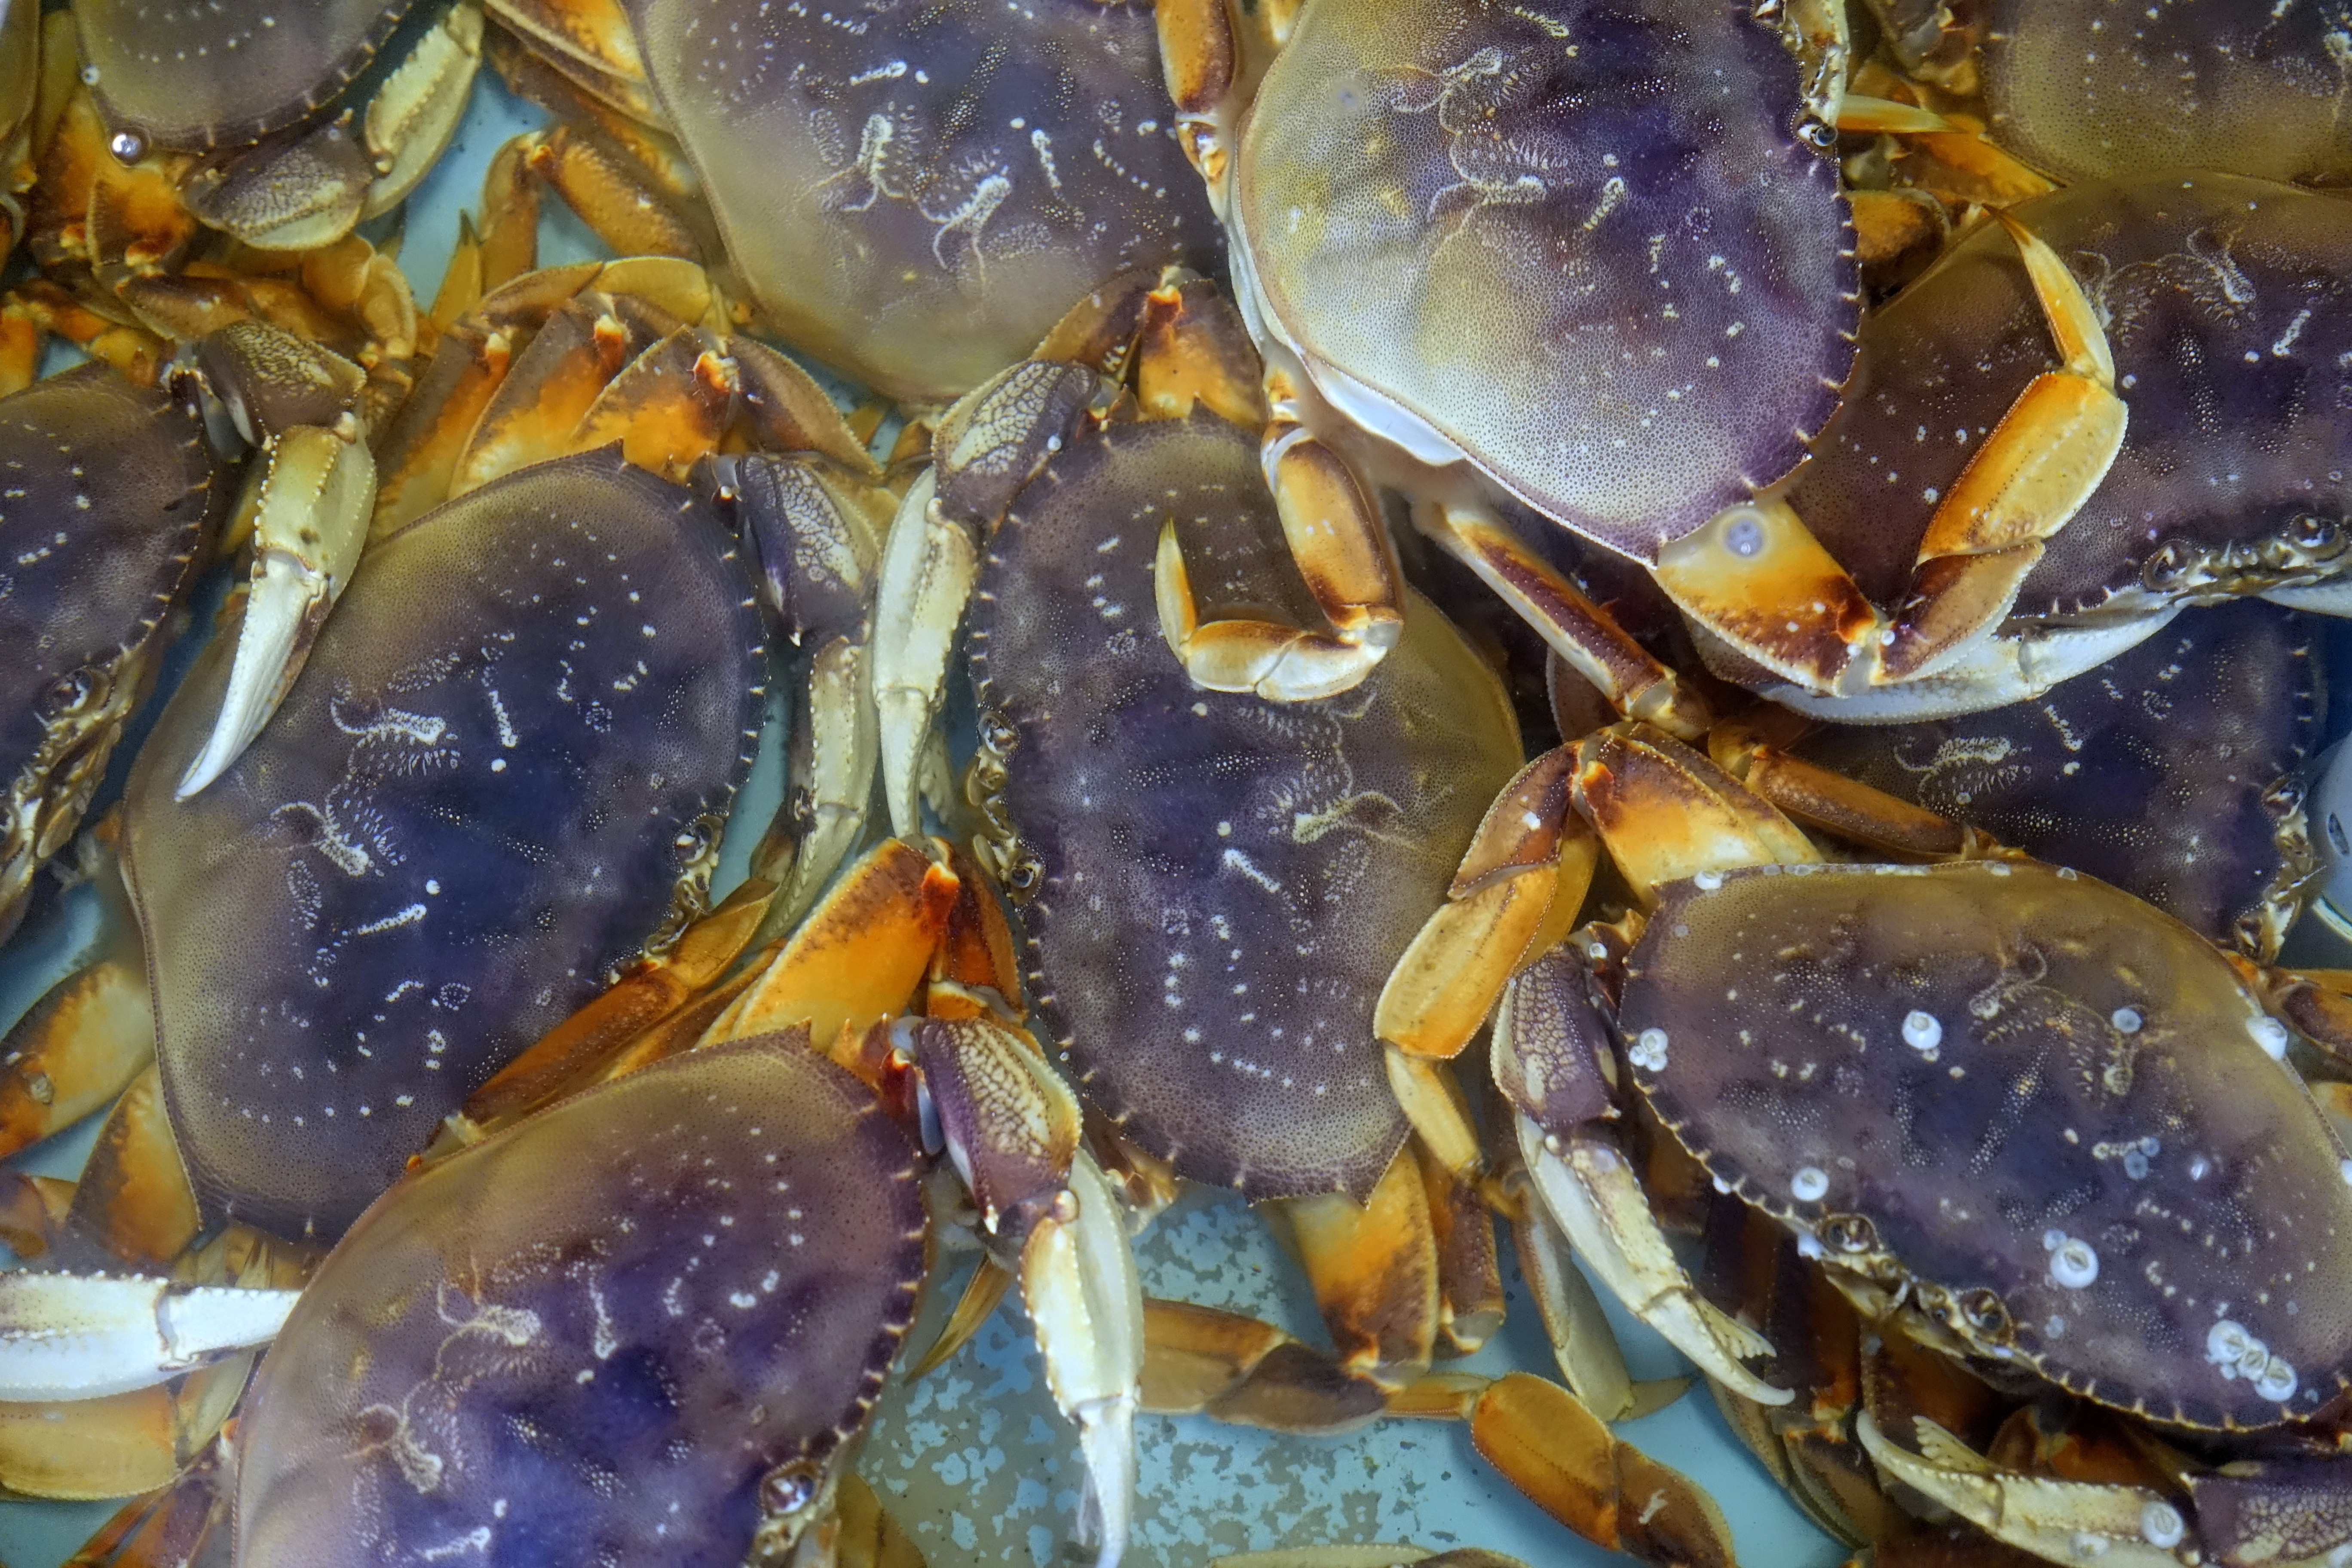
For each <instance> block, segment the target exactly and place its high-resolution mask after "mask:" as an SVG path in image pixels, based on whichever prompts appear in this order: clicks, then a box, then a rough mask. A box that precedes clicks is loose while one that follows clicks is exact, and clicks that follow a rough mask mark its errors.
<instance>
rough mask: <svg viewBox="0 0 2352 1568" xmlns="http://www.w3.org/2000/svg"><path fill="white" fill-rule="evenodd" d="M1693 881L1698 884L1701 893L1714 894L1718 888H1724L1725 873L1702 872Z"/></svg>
mask: <svg viewBox="0 0 2352 1568" xmlns="http://www.w3.org/2000/svg"><path fill="white" fill-rule="evenodd" d="M1691 880H1692V881H1694V882H1696V883H1697V884H1698V889H1699V891H1701V892H1703V893H1712V892H1713V891H1715V890H1716V889H1717V888H1720V887H1721V886H1723V873H1722V872H1720V871H1701V872H1700V873H1699V874H1698V875H1697V876H1696V877H1693V878H1692V879H1691Z"/></svg>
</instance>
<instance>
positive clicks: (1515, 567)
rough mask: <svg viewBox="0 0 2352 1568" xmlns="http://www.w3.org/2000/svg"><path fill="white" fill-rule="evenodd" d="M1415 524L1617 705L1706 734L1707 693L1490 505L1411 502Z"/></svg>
mask: <svg viewBox="0 0 2352 1568" xmlns="http://www.w3.org/2000/svg"><path fill="white" fill-rule="evenodd" d="M1413 526H1414V527H1415V528H1417V529H1419V530H1420V531H1422V532H1423V534H1424V535H1426V536H1427V537H1428V538H1429V539H1431V540H1432V541H1433V542H1435V543H1436V544H1437V545H1438V546H1439V548H1441V549H1443V550H1444V552H1446V553H1447V554H1449V555H1451V556H1453V557H1454V559H1455V560H1457V561H1459V562H1461V563H1463V564H1464V565H1465V566H1467V567H1468V568H1469V569H1470V570H1471V571H1472V572H1474V573H1475V574H1477V576H1478V580H1479V581H1480V582H1482V583H1484V584H1486V586H1487V587H1489V588H1491V589H1493V590H1494V591H1495V593H1496V596H1498V597H1499V598H1501V599H1502V601H1503V602H1504V603H1505V604H1507V605H1510V606H1511V608H1512V609H1514V610H1516V611H1517V613H1518V615H1519V618H1520V619H1522V620H1524V621H1526V622H1527V623H1528V625H1529V626H1533V627H1534V628H1535V630H1536V632H1537V634H1538V636H1540V637H1542V638H1543V639H1544V641H1545V642H1547V643H1549V645H1550V646H1551V647H1552V649H1553V650H1554V651H1555V652H1557V653H1558V654H1559V657H1560V658H1564V659H1566V660H1567V661H1568V663H1569V666H1570V668H1572V669H1574V670H1575V671H1576V672H1577V673H1578V674H1579V675H1580V676H1582V677H1584V679H1587V680H1589V681H1591V683H1592V684H1593V686H1594V687H1595V688H1597V689H1599V690H1600V692H1601V695H1602V696H1603V697H1606V698H1607V699H1608V700H1609V703H1610V706H1612V707H1613V708H1615V709H1616V710H1617V711H1618V712H1620V713H1622V714H1623V715H1625V717H1627V718H1628V719H1634V720H1638V721H1641V722H1643V723H1645V724H1654V725H1656V726H1657V727H1658V728H1659V729H1661V730H1664V731H1666V732H1667V733H1668V734H1671V735H1674V736H1676V737H1678V738H1679V739H1682V740H1685V741H1695V740H1696V739H1698V737H1700V736H1701V735H1704V734H1706V730H1707V725H1708V724H1709V723H1710V722H1711V721H1712V718H1713V715H1712V714H1710V713H1709V711H1708V710H1707V706H1706V700H1705V699H1704V698H1702V697H1700V696H1699V694H1698V693H1697V692H1696V691H1695V690H1693V689H1690V688H1689V687H1686V686H1685V685H1684V684H1683V683H1682V678H1681V677H1680V676H1678V675H1676V674H1675V672H1674V671H1673V670H1671V669H1669V668H1666V667H1665V666H1664V665H1663V664H1660V663H1659V662H1658V661H1657V660H1656V659H1654V658H1651V657H1650V654H1649V651H1648V650H1647V649H1646V648H1644V647H1642V645H1641V644H1639V643H1637V642H1635V641H1634V640H1633V638H1632V637H1628V636H1626V635H1625V632H1624V630H1623V628H1622V627H1621V626H1618V625H1617V623H1616V622H1615V621H1614V620H1612V618H1611V617H1610V616H1609V613H1608V612H1607V611H1606V610H1603V609H1602V608H1601V606H1600V605H1596V604H1594V603H1593V602H1592V601H1591V599H1590V598H1588V597H1586V595H1585V594H1584V592H1583V591H1582V590H1581V589H1580V588H1578V587H1577V586H1576V584H1573V583H1571V582H1570V581H1569V580H1568V579H1567V578H1566V577H1564V576H1562V575H1560V574H1559V571H1558V570H1556V569H1555V568H1554V567H1553V566H1552V565H1551V563H1549V562H1548V561H1546V560H1544V559H1543V557H1541V556H1539V555H1538V554H1537V553H1536V552H1534V551H1532V550H1529V549H1528V547H1527V545H1526V543H1525V542H1522V541H1521V540H1520V539H1519V537H1518V535H1517V534H1516V533H1514V532H1513V531H1511V529H1510V527H1509V525H1507V523H1505V522H1504V521H1503V520H1502V519H1501V518H1499V517H1497V516H1496V515H1495V513H1494V512H1493V511H1492V510H1488V509H1487V508H1486V507H1485V506H1483V505H1475V504H1469V503H1465V502H1462V501H1458V500H1451V501H1442V502H1440V501H1427V502H1423V503H1422V504H1421V505H1418V506H1416V507H1415V508H1414V509H1413ZM1824 558H1826V556H1825V557H1824Z"/></svg>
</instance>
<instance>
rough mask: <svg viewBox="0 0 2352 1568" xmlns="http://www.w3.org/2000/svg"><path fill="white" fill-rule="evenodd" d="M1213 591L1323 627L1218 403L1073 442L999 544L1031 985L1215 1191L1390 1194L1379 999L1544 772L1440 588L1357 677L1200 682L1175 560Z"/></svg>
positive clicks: (989, 682)
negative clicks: (1269, 697) (1481, 826)
mask: <svg viewBox="0 0 2352 1568" xmlns="http://www.w3.org/2000/svg"><path fill="white" fill-rule="evenodd" d="M1171 516H1172V517H1173V518H1174V519H1175V520H1176V522H1177V526H1178V529H1179V531H1180V532H1181V536H1182V540H1183V545H1184V555H1185V562H1186V564H1187V565H1188V567H1189V568H1190V570H1191V573H1192V581H1193V584H1194V587H1195V589H1196V590H1197V591H1198V593H1199V595H1200V598H1201V601H1202V604H1203V605H1215V606H1224V607H1234V608H1237V607H1239V606H1241V605H1246V604H1250V603H1252V602H1255V603H1257V604H1259V605H1265V604H1266V602H1267V601H1269V600H1271V601H1273V602H1274V605H1275V607H1276V610H1277V613H1280V614H1283V615H1286V616H1311V615H1313V614H1314V613H1315V612H1314V609H1313V602H1312V600H1311V599H1309V598H1308V597H1307V593H1306V587H1305V584H1303V583H1302V582H1300V581H1299V579H1298V576H1297V571H1296V569H1295V568H1293V567H1292V566H1290V565H1289V563H1288V556H1287V552H1286V549H1285V547H1284V544H1283V542H1282V534H1281V531H1280V525H1279V524H1278V523H1277V522H1276V519H1275V516H1274V508H1273V502H1272V501H1271V500H1269V499H1268V498H1267V496H1266V493H1265V480H1264V479H1263V477H1262V475H1261V472H1260V468H1259V464H1258V451H1257V439H1256V437H1255V435H1254V434H1252V433H1249V432H1245V431H1242V430H1239V429H1237V428H1235V427H1234V426H1231V425H1228V424H1226V423H1225V422H1224V421H1223V420H1221V419H1217V418H1214V417H1213V416H1208V415H1206V414H1194V415H1193V416H1190V417H1188V418H1186V419H1181V420H1162V421H1153V422H1147V423H1140V424H1135V423H1124V422H1121V423H1114V424H1111V425H1108V426H1104V427H1102V429H1100V430H1099V431H1097V432H1095V433H1091V434H1088V435H1087V436H1084V437H1080V438H1078V439H1077V440H1076V441H1074V442H1073V443H1072V445H1071V446H1070V447H1067V448H1066V449H1065V450H1064V451H1063V452H1061V453H1060V454H1059V455H1058V456H1057V457H1056V458H1055V459H1054V461H1053V462H1052V463H1051V464H1050V465H1049V466H1048V467H1047V468H1046V469H1045V472H1044V473H1043V474H1042V475H1041V476H1040V477H1039V478H1038V479H1036V480H1035V481H1034V482H1033V483H1032V484H1031V485H1030V486H1029V488H1028V489H1026V490H1025V491H1024V492H1023V494H1022V495H1021V497H1020V499H1019V500H1018V501H1017V502H1016V504H1015V505H1014V507H1013V511H1012V513H1011V515H1010V516H1009V517H1008V518H1007V520H1006V521H1005V522H1004V524H1003V526H1002V527H1001V528H1000V529H999V530H998V531H997V532H996V534H995V536H994V539H993V541H992V545H991V548H990V551H989V555H988V559H987V562H986V564H985V566H984V567H983V570H982V578H981V591H980V593H979V595H977V597H976V598H975V600H974V603H973V606H972V613H971V656H972V665H973V670H974V674H975V677H976V679H978V681H979V685H980V698H981V702H982V707H983V709H984V710H986V712H987V714H988V715H989V718H988V720H987V722H989V723H990V724H992V725H996V726H999V727H1001V728H1002V729H1003V731H1004V732H1005V733H1006V734H1007V735H1008V736H1009V737H1010V742H1011V744H1010V747H1009V754H1008V755H1007V756H1006V757H1005V759H1004V768H1005V783H1004V788H1003V795H1002V801H1003V806H1004V810H1005V813H1006V815H1007V816H1009V817H1010V818H1011V820H1012V822H1013V826H1015V827H1016V828H1017V829H1018V831H1019V834H1020V838H1021V843H1022V846H1023V847H1024V849H1025V850H1026V851H1027V853H1028V854H1029V855H1031V856H1033V857H1034V858H1035V860H1036V862H1037V866H1038V869H1039V873H1040V874H1039V878H1038V881H1037V883H1036V887H1035V891H1034V896H1032V897H1031V898H1030V899H1029V900H1028V901H1027V902H1026V903H1025V904H1024V905H1023V906H1022V907H1021V909H1020V911H1019V912H1020V917H1021V918H1020V924H1021V926H1022V928H1023V930H1024V947H1025V953H1026V959H1027V964H1026V966H1027V967H1028V968H1029V969H1030V970H1031V973H1030V975H1029V980H1030V984H1031V987H1032V989H1033V991H1034V993H1035V994H1036V999H1037V1003H1038V1007H1039V1011H1040V1014H1041V1016H1042V1017H1043V1020H1044V1022H1045V1025H1046V1026H1047V1028H1048V1029H1049V1030H1050V1031H1051V1034H1052V1037H1053V1038H1054V1040H1055V1043H1056V1044H1057V1045H1059V1046H1060V1047H1061V1048H1062V1049H1064V1050H1066V1052H1067V1053H1068V1054H1069V1059H1070V1060H1071V1062H1072V1063H1073V1064H1075V1066H1076V1068H1077V1075H1078V1079H1079V1085H1080V1092H1081V1093H1082V1094H1083V1095H1084V1096H1085V1097H1086V1099H1087V1101H1088V1103H1089V1104H1090V1105H1091V1106H1092V1107H1093V1108H1094V1109H1095V1110H1097V1111H1099V1112H1101V1113H1103V1114H1105V1115H1108V1116H1109V1117H1111V1118H1113V1119H1114V1120H1115V1121H1118V1123H1119V1124H1120V1125H1121V1127H1122V1129H1123V1131H1125V1133H1126V1134H1127V1136H1129V1137H1130V1138H1132V1139H1134V1140H1136V1141H1137V1142H1139V1143H1140V1144H1141V1145H1142V1146H1143V1147H1144V1148H1146V1149H1147V1150H1149V1151H1150V1152H1153V1153H1155V1154H1158V1155H1160V1157H1162V1158H1164V1159H1168V1160H1171V1161H1172V1162H1174V1163H1175V1165H1176V1168H1177V1170H1178V1172H1179V1173H1181V1174H1182V1175H1184V1176H1186V1177H1188V1178H1191V1179H1192V1180H1195V1181H1201V1182H1207V1183H1213V1184H1218V1185H1222V1186H1231V1187H1238V1188H1240V1189H1241V1190H1242V1191H1243V1192H1244V1193H1246V1194H1249V1195H1250V1196H1252V1197H1277V1196H1292V1195H1297V1194H1306V1193H1318V1192H1326V1193H1328V1192H1331V1191H1334V1190H1339V1191H1344V1192H1349V1193H1353V1194H1357V1195H1358V1196H1361V1195H1363V1194H1366V1193H1368V1192H1369V1191H1370V1188H1371V1186H1372V1184H1373V1183H1374V1182H1376V1181H1378V1180H1379V1178H1380V1175H1381V1172H1382V1171H1383V1170H1385V1169H1386V1168H1387V1166H1388V1163H1389V1161H1390V1159H1391V1157H1392V1156H1393V1155H1394V1154H1395V1152H1396V1151H1397V1148H1398V1146H1399V1145H1400V1144H1401V1143H1402V1141H1403V1138H1404V1134H1405V1121H1404V1117H1403V1114H1402V1111H1401V1110H1399V1109H1398V1107H1397V1103H1396V1100H1395V1097H1394V1096H1393V1095H1392V1094H1391V1092H1390V1089H1389V1086H1388V1076H1387V1070H1386V1067H1385V1064H1384V1059H1383V1054H1382V1052H1383V1047H1382V1046H1381V1042H1380V1040H1379V1039H1378V1038H1377V1037H1375V1036H1374V1035H1373V1033H1372V1005H1373V1003H1374V1002H1375V1001H1376V1000H1377V999H1378V998H1379V996H1380V993H1381V985H1382V984H1385V983H1386V981H1387V979H1388V973H1389V970H1390V968H1391V965H1393V964H1394V963H1395V962H1396V960H1397V958H1398V956H1399V955H1400V954H1402V952H1403V951H1404V949H1405V947H1406V945H1407V944H1408V943H1409V942H1411V941H1412V937H1413V934H1414V932H1415V931H1418V930H1419V928H1420V925H1421V922H1422V921H1423V920H1425V919H1426V918H1427V917H1428V915H1429V913H1430V912H1431V911H1432V910H1434V909H1435V908H1436V907H1437V906H1438V904H1439V903H1440V902H1441V901H1443V900H1444V897H1445V889H1446V887H1447V885H1448V884H1449V882H1450V881H1451V880H1452V879H1453V875H1454V867H1455V865H1456V864H1457V862H1458V861H1459V859H1460V857H1461V855H1462V852H1463V850H1464V849H1465V848H1466V847H1468V844H1469V841H1470V836H1471V834H1472V833H1473V832H1474V831H1475V829H1476V826H1477V824H1478V820H1479V817H1480V816H1481V815H1483V813H1484V812H1485V810H1486V805H1488V803H1489V802H1491V801H1492V800H1493V798H1494V796H1495V795H1496V792H1497V791H1499V790H1500V789H1501V788H1502V786H1503V785H1504V784H1506V783H1507V782H1508V781H1509V779H1510V777H1511V775H1512V773H1514V772H1515V771H1516V769H1517V763H1518V759H1519V750H1518V733H1517V727H1516V726H1515V725H1514V724H1513V723H1512V721H1511V716H1510V710H1509V708H1508V705H1507V702H1506V701H1505V700H1504V697H1503V694H1502V691H1501V689H1500V688H1499V686H1498V685H1497V684H1496V680H1495V678H1494V676H1493V675H1492V673H1491V672H1489V671H1488V670H1487V669H1486V668H1485V666H1483V665H1482V664H1481V663H1480V662H1479V661H1478V659H1477V658H1476V657H1475V655H1474V654H1472V653H1471V652H1470V651H1469V649H1468V648H1467V647H1466V646H1465V644H1464V643H1463V641H1462V639H1461V637H1460V636H1459V634H1457V633H1456V632H1455V631H1454V629H1453V627H1452V626H1449V625H1447V624H1446V622H1445V620H1444V617H1443V616H1440V615H1438V613H1437V612H1436V610H1435V609H1434V608H1433V607H1432V606H1431V605H1428V604H1427V603H1426V602H1425V601H1420V600H1416V601H1415V602H1414V604H1413V605H1412V610H1411V613H1410V614H1409V615H1408V616H1407V617H1406V623H1405V624H1406V632H1405V636H1404V637H1403V640H1402V642H1401V643H1400V644H1399V646H1398V647H1397V649H1396V650H1395V651H1394V652H1393V653H1391V655H1390V656H1389V657H1388V658H1387V659H1386V660H1384V661H1383V662H1382V663H1381V666H1380V668H1378V669H1377V670H1376V671H1375V672H1374V673H1373V675H1372V676H1371V677H1370V679H1367V680H1366V681H1365V682H1364V683H1363V684H1362V685H1361V686H1360V687H1358V688H1357V689H1354V690H1352V691H1350V692H1348V693H1347V694H1346V695H1344V696H1340V697H1336V698H1331V699H1328V700H1323V701H1319V702H1300V703H1271V702H1265V701H1263V700H1259V699H1257V698H1255V697H1251V696H1234V695H1227V694H1224V693H1219V692H1213V691H1202V690H1200V689H1196V688H1194V687H1193V685H1192V682H1191V681H1190V680H1189V679H1186V677H1185V675H1184V671H1183V668H1182V667H1181V665H1179V664H1178V663H1177V662H1176V661H1175V660H1174V659H1172V658H1170V657H1169V654H1168V647H1167V645H1166V643H1165V642H1163V641H1162V640H1161V637H1160V626H1159V620H1158V616H1156V615H1155V613H1154V611H1153V607H1152V577H1151V574H1152V555H1153V550H1154V547H1155V545H1156V543H1157V542H1158V539H1159V535H1160V525H1161V523H1162V522H1163V521H1165V520H1167V519H1168V518H1170V517H1171Z"/></svg>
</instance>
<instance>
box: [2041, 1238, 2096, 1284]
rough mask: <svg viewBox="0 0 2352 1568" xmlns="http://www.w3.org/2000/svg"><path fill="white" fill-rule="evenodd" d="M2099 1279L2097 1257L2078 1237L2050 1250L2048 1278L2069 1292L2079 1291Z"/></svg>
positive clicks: (2088, 1245) (2090, 1247)
mask: <svg viewBox="0 0 2352 1568" xmlns="http://www.w3.org/2000/svg"><path fill="white" fill-rule="evenodd" d="M2098 1277H2099V1255H2098V1252H2097V1251H2096V1249H2095V1248H2094V1247H2092V1246H2091V1244H2090V1243H2089V1242H2087V1241H2084V1239H2083V1238H2082V1237H2079V1236H2070V1237H2067V1238H2066V1239H2065V1240H2063V1241H2062V1242H2060V1243H2059V1244H2058V1245H2057V1246H2056V1247H2053V1248H2051V1250H2050V1278H2051V1279H2054V1280H2056V1281H2057V1282H2058V1283H2059V1284H2061V1285H2063V1286H2064V1287H2066V1289H2069V1290H2081V1289H2085V1288H2086V1287H2088V1286H2089V1285H2090V1283H2091V1281H2092V1280H2094V1279H2097V1278H2098Z"/></svg>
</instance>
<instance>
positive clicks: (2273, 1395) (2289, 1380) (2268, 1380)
mask: <svg viewBox="0 0 2352 1568" xmlns="http://www.w3.org/2000/svg"><path fill="white" fill-rule="evenodd" d="M2295 1386H2296V1378H2295V1375H2294V1367H2292V1366H2290V1365H2288V1364H2287V1363H2286V1361H2285V1359H2284V1357H2280V1356H2275V1355H2274V1356H2270V1357H2267V1358H2265V1359H2264V1360H2263V1370H2262V1372H2261V1373H2260V1374H2259V1375H2257V1376H2256V1377H2255V1378H2254V1392H2255V1393H2256V1394H2261V1395H2262V1396H2263V1398H2264V1399H2273V1400H2276V1401H2277V1402H2278V1403H2280V1404H2281V1405H2284V1404H2285V1403H2286V1402H2287V1401H2288V1400H2290V1399H2292V1398H2294V1391H2295Z"/></svg>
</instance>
